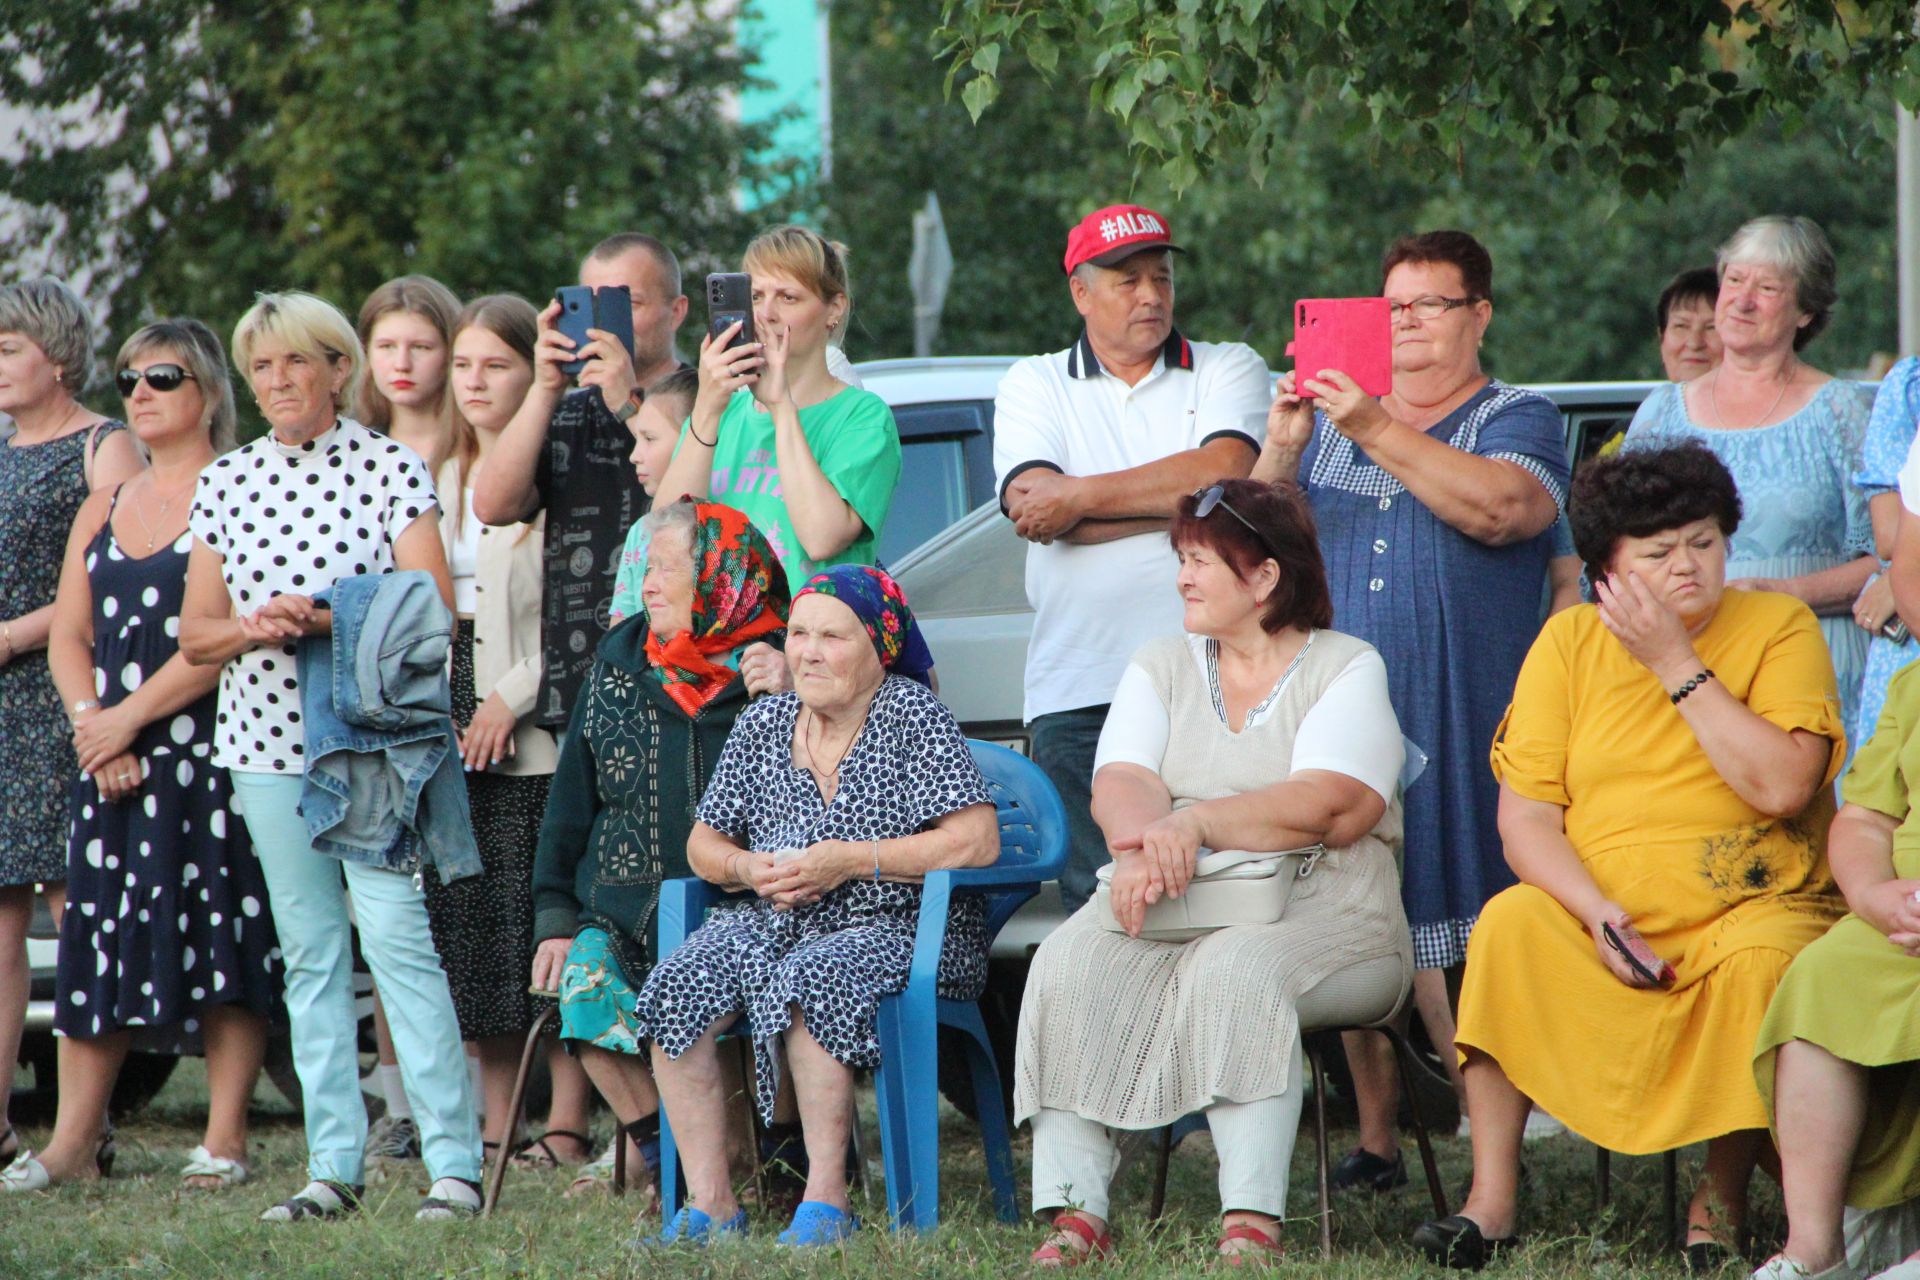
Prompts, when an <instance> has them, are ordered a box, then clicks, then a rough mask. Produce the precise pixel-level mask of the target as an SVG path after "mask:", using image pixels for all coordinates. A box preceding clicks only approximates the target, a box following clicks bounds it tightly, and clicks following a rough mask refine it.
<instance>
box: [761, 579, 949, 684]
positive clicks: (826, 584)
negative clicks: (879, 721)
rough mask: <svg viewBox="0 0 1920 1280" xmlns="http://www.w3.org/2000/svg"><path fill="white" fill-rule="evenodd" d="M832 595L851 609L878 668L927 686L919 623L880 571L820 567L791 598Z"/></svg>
mask: <svg viewBox="0 0 1920 1280" xmlns="http://www.w3.org/2000/svg"><path fill="white" fill-rule="evenodd" d="M816 594H817V595H823V596H832V597H833V598H834V599H836V600H838V601H839V602H840V603H841V604H844V605H846V606H847V607H848V608H849V609H851V610H853V612H854V616H855V617H857V618H859V619H860V623H861V625H862V626H864V627H866V629H867V638H868V639H869V640H871V641H873V651H874V653H875V654H876V655H878V656H879V658H880V665H881V666H882V667H884V668H885V669H886V670H888V671H890V672H892V673H893V674H895V675H902V676H907V677H909V678H910V679H914V680H918V681H919V682H920V683H921V684H924V685H926V686H927V687H928V688H932V687H933V682H932V681H931V680H929V679H928V678H927V673H928V672H929V671H932V670H933V653H932V651H931V650H929V649H928V648H927V640H926V637H925V636H923V635H921V634H920V624H919V623H917V622H915V621H914V620H913V610H912V609H909V608H908V607H907V594H906V592H904V591H902V590H901V589H900V584H899V583H897V582H895V581H894V580H893V579H892V578H891V577H890V576H888V574H887V572H886V571H885V570H884V569H876V568H874V567H873V566H872V565H866V564H841V565H835V566H834V567H833V568H831V569H822V570H821V571H820V572H819V573H816V574H814V575H813V576H812V577H811V578H808V579H807V585H806V586H804V587H802V588H800V591H799V593H798V594H796V595H795V596H794V597H793V599H794V602H795V603H796V604H797V603H799V600H800V597H801V596H807V595H816Z"/></svg>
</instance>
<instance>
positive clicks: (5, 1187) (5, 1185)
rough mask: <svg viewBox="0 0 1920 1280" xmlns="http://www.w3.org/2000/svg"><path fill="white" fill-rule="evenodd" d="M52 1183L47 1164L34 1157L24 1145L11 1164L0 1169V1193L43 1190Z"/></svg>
mask: <svg viewBox="0 0 1920 1280" xmlns="http://www.w3.org/2000/svg"><path fill="white" fill-rule="evenodd" d="M52 1185H53V1175H52V1174H50V1173H48V1172H47V1166H45V1165H43V1164H41V1163H40V1162H39V1161H38V1160H36V1159H34V1156H33V1152H32V1151H30V1150H28V1149H27V1148H26V1147H22V1148H20V1154H19V1155H17V1156H15V1157H14V1159H13V1163H12V1164H10V1165H8V1166H7V1167H6V1168H4V1169H0V1194H7V1193H10V1192H14V1191H45V1190H46V1189H47V1188H48V1187H51V1186H52Z"/></svg>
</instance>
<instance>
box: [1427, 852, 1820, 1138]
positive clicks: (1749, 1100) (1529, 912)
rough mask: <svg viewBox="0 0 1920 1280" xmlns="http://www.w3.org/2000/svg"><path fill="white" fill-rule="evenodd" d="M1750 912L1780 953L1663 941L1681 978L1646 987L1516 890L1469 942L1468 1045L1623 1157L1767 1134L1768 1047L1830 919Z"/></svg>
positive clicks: (1561, 913) (1463, 1000)
mask: <svg viewBox="0 0 1920 1280" xmlns="http://www.w3.org/2000/svg"><path fill="white" fill-rule="evenodd" d="M1737 911H1738V912H1739V914H1740V915H1741V916H1742V917H1745V919H1743V920H1742V921H1740V923H1741V924H1742V925H1744V926H1749V927H1748V928H1742V929H1741V930H1739V932H1740V933H1743V934H1746V935H1747V936H1749V937H1751V936H1753V934H1755V933H1759V934H1762V935H1764V936H1766V937H1767V938H1768V944H1767V945H1758V944H1753V945H1740V946H1724V945H1716V946H1715V947H1714V948H1713V950H1715V951H1717V952H1720V954H1717V955H1713V956H1706V957H1702V956H1689V957H1687V961H1690V962H1682V961H1681V960H1680V959H1679V958H1678V957H1677V956H1676V954H1675V952H1676V951H1677V950H1680V949H1681V948H1679V947H1677V946H1676V945H1675V939H1671V938H1667V939H1662V938H1659V937H1649V939H1648V941H1649V942H1650V943H1651V944H1652V945H1653V947H1654V949H1655V950H1656V951H1658V952H1659V953H1660V954H1661V955H1663V956H1665V957H1666V958H1667V959H1668V960H1669V961H1670V962H1673V963H1674V964H1675V967H1676V969H1678V970H1679V974H1680V977H1679V981H1678V982H1677V983H1676V984H1675V985H1674V986H1673V987H1672V988H1669V989H1667V990H1641V989H1638V988H1635V987H1629V986H1627V985H1626V984H1625V983H1623V982H1621V981H1620V980H1619V979H1618V978H1616V977H1614V976H1613V973H1612V971H1611V970H1609V969H1608V968H1607V967H1606V966H1605V965H1604V964H1603V963H1602V962H1601V960H1600V957H1599V955H1598V954H1597V953H1596V952H1595V950H1594V944H1593V938H1592V936H1591V935H1590V934H1588V933H1587V931H1586V928H1585V927H1584V926H1583V925H1581V924H1580V922H1579V921H1577V920H1575V919H1574V918H1573V916H1571V915H1570V914H1568V912H1567V910H1566V909H1565V908H1564V907H1562V906H1561V905H1560V904H1559V902H1557V901H1556V900H1555V899H1554V898H1552V897H1551V896H1550V895H1548V894H1547V893H1545V892H1544V891H1542V890H1540V889H1536V888H1534V887H1532V886H1530V885H1518V886H1515V887H1514V888H1511V889H1507V890H1505V891H1503V892H1501V893H1500V894H1497V895H1496V896H1495V897H1494V898H1493V900H1492V901H1490V902H1489V903H1487V906H1486V909H1485V910H1484V911H1482V912H1481V915H1480V919H1479V922H1478V923H1477V924H1476V925H1475V926H1474V930H1473V938H1472V940H1471V941H1470V942H1469V944H1468V946H1467V968H1466V975H1465V977H1464V979H1463V982H1462V986H1461V991H1460V1027H1459V1031H1458V1033H1457V1034H1456V1036H1455V1043H1456V1044H1457V1045H1458V1046H1459V1047H1460V1048H1461V1049H1462V1050H1463V1051H1464V1050H1465V1049H1468V1048H1472V1049H1478V1050H1479V1051H1480V1052H1482V1053H1484V1054H1486V1055H1487V1056H1488V1057H1490V1058H1492V1059H1493V1060H1494V1061H1495V1062H1498V1063H1499V1064H1500V1067H1501V1069H1502V1070H1503V1071H1504V1072H1505V1073H1506V1076H1507V1079H1509V1080H1511V1081H1512V1082H1513V1084H1514V1087H1515V1088H1517V1089H1519V1090H1520V1092H1521V1093H1523V1094H1525V1095H1526V1096H1527V1097H1529V1098H1531V1099H1532V1100H1533V1101H1534V1102H1535V1103H1536V1104H1537V1105H1538V1106H1540V1107H1542V1108H1544V1109H1545V1110H1546V1111H1547V1112H1548V1113H1549V1114H1551V1115H1553V1116H1554V1117H1556V1118H1557V1119H1559V1120H1560V1121H1561V1122H1562V1123H1564V1124H1565V1125H1566V1126H1567V1127H1568V1128H1569V1129H1571V1130H1573V1131H1574V1132H1575V1133H1577V1134H1579V1135H1580V1136H1581V1137H1583V1138H1585V1139H1587V1140H1588V1141H1590V1142H1593V1143H1595V1144H1597V1145H1599V1146H1602V1147H1605V1148H1606V1149H1607V1150H1609V1151H1619V1152H1622V1153H1625V1154H1629V1155H1650V1154H1652V1153H1654V1152H1659V1151H1669V1150H1671V1149H1673V1148H1675V1147H1681V1146H1686V1145H1687V1144H1689V1143H1693V1142H1700V1141H1703V1140H1705V1139H1707V1138H1717V1137H1719V1136H1720V1135H1722V1134H1726V1133H1732V1132H1734V1131H1736V1130H1741V1129H1760V1128H1765V1127H1766V1123H1767V1111H1766V1107H1765V1105H1764V1104H1763V1103H1762V1101H1761V1098H1760V1091H1759V1090H1758V1089H1757V1088H1756V1087H1755V1086H1754V1081H1753V1072H1752V1066H1751V1064H1752V1061H1753V1045H1754V1040H1755V1037H1756V1035H1757V1033H1758V1032H1759V1030H1760V1024H1761V1022H1762V1021H1763V1020H1764V1019H1765V1017H1766V1013H1767V1005H1768V1002H1769V1001H1770V1000H1771V999H1772V998H1773V992H1774V989H1775V988H1776V987H1778V986H1779V984H1780V979H1781V976H1782V975H1783V974H1784V973H1785V972H1786V970H1787V966H1788V965H1789V964H1790V963H1792V961H1793V957H1794V953H1795V952H1797V951H1798V950H1799V948H1800V947H1801V946H1804V945H1805V944H1806V943H1807V942H1808V941H1811V939H1812V938H1813V937H1814V936H1817V934H1818V932H1819V930H1820V929H1823V928H1824V927H1825V921H1824V920H1822V921H1818V922H1817V923H1815V922H1813V921H1808V922H1807V923H1808V925H1809V926H1810V929H1797V928H1793V927H1791V925H1790V924H1789V922H1788V920H1783V919H1778V918H1772V917H1774V913H1780V915H1781V916H1785V917H1790V918H1791V917H1795V916H1797V915H1798V913H1794V912H1792V911H1790V909H1789V908H1788V907H1786V906H1784V905H1781V904H1779V903H1777V902H1768V901H1765V900H1759V901H1748V902H1745V903H1742V904H1740V906H1739V907H1738V908H1737ZM1756 917H1759V918H1756ZM1795 922H1796V923H1797V920H1796V921H1795ZM1753 925H1759V926H1761V927H1760V928H1759V929H1752V928H1751V926H1753ZM1782 925H1788V927H1785V928H1783V927H1781V926H1782ZM1725 940H1726V939H1725V936H1724V934H1723V936H1722V943H1724V942H1725ZM1776 940H1777V941H1780V942H1787V943H1788V944H1789V945H1788V946H1787V947H1782V946H1779V945H1772V944H1773V943H1774V942H1775V941H1776Z"/></svg>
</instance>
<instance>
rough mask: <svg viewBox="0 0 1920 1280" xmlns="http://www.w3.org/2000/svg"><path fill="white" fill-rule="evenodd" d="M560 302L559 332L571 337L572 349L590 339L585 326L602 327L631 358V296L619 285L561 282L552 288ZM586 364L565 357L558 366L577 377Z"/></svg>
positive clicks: (555, 297)
mask: <svg viewBox="0 0 1920 1280" xmlns="http://www.w3.org/2000/svg"><path fill="white" fill-rule="evenodd" d="M553 297H554V301H556V302H558V303H559V304H560V319H559V322H558V325H557V327H558V328H559V330H560V332H562V333H564V334H566V335H567V336H568V337H569V338H572V339H573V345H574V346H575V348H579V347H584V346H585V345H586V344H587V343H588V342H590V341H592V339H590V338H589V337H587V330H589V329H603V330H605V331H606V332H608V333H611V334H612V335H613V336H614V337H616V338H618V339H619V340H620V344H621V345H622V346H624V347H625V348H626V349H627V359H629V360H631V359H633V295H632V293H630V292H629V291H628V289H627V286H625V285H623V284H615V285H606V286H604V287H602V288H599V289H590V288H588V287H587V286H586V285H583V284H569V285H562V286H561V287H560V288H558V289H555V290H554V291H553ZM586 367H587V362H586V361H585V360H568V361H566V362H565V363H564V364H562V365H561V366H560V368H561V369H562V370H563V371H564V372H565V373H566V374H567V375H568V376H570V377H578V376H579V375H580V371H581V370H582V369H584V368H586Z"/></svg>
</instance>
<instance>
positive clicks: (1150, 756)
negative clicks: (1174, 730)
mask: <svg viewBox="0 0 1920 1280" xmlns="http://www.w3.org/2000/svg"><path fill="white" fill-rule="evenodd" d="M1170 728H1171V724H1170V722H1169V720H1168V718H1167V704H1166V703H1164V702H1162V701H1160V695H1159V693H1157V692H1156V691H1155V690H1154V687H1153V681H1152V680H1151V679H1150V678H1149V677H1148V676H1147V673H1146V672H1145V671H1142V670H1141V669H1140V667H1139V665H1138V664H1136V663H1131V662H1130V663H1128V664H1127V669H1126V670H1125V671H1123V672H1121V674H1120V685H1119V687H1118V688H1116V689H1115V690H1114V691H1113V702H1112V704H1111V705H1110V706H1108V708H1107V723H1106V724H1105V725H1103V726H1102V727H1101V729H1100V745H1099V746H1098V747H1097V748H1095V750H1094V753H1093V771H1094V772H1095V773H1099V772H1100V770H1101V768H1102V767H1104V766H1106V765H1110V764H1137V765H1139V766H1140V767H1141V768H1142V769H1151V770H1153V771H1154V772H1155V773H1159V772H1160V766H1161V764H1162V763H1163V762H1164V761H1165V760H1166V756H1167V735H1168V733H1169V731H1170Z"/></svg>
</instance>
